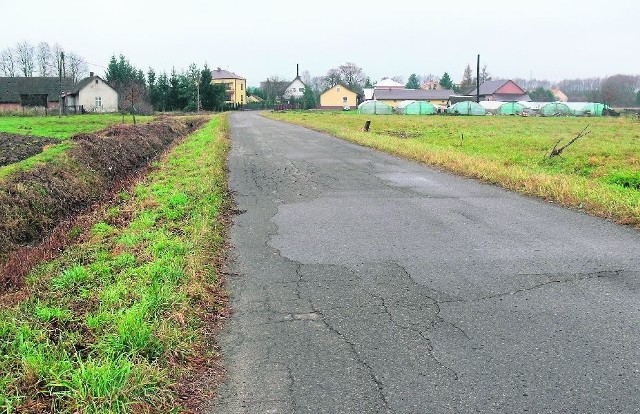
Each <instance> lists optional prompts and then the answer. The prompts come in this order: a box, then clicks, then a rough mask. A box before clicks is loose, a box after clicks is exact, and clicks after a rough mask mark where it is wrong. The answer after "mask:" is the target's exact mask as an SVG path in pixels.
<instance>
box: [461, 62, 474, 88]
mask: <svg viewBox="0 0 640 414" xmlns="http://www.w3.org/2000/svg"><path fill="white" fill-rule="evenodd" d="M474 82H475V79H474V78H473V71H472V70H471V65H469V64H467V67H466V68H464V73H463V74H462V82H460V89H461V90H462V91H465V90H467V89H470V88H471V87H472V86H473V84H474ZM465 92H466V91H465Z"/></svg>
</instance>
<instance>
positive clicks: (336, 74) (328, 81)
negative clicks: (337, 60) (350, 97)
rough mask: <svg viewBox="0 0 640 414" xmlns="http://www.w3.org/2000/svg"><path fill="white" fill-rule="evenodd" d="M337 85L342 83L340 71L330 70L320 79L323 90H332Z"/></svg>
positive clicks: (336, 69)
mask: <svg viewBox="0 0 640 414" xmlns="http://www.w3.org/2000/svg"><path fill="white" fill-rule="evenodd" d="M339 83H344V80H343V79H342V74H341V73H340V69H338V68H331V69H329V70H328V71H327V74H326V75H324V76H323V77H322V86H323V89H329V88H333V87H334V86H336V85H337V84H339Z"/></svg>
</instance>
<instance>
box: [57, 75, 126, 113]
mask: <svg viewBox="0 0 640 414" xmlns="http://www.w3.org/2000/svg"><path fill="white" fill-rule="evenodd" d="M64 101H65V107H66V108H67V110H68V111H70V112H74V113H82V112H117V111H118V92H117V91H116V90H115V89H113V88H112V87H111V86H110V85H109V84H108V83H107V82H106V81H105V80H104V79H102V78H101V77H100V76H95V75H94V74H93V72H90V73H89V77H87V78H84V79H82V80H81V81H80V82H78V83H77V84H76V86H75V87H74V88H73V90H71V91H70V92H68V93H66V94H65V96H64Z"/></svg>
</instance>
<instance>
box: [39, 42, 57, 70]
mask: <svg viewBox="0 0 640 414" xmlns="http://www.w3.org/2000/svg"><path fill="white" fill-rule="evenodd" d="M52 60H53V59H52V55H51V47H49V43H47V42H40V43H38V47H37V50H36V62H37V69H38V73H39V74H40V76H51V75H52V70H51V69H52V66H51V64H52Z"/></svg>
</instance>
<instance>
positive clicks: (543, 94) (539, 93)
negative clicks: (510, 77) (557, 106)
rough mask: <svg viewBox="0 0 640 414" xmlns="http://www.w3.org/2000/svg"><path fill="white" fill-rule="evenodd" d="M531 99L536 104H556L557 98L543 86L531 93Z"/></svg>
mask: <svg viewBox="0 0 640 414" xmlns="http://www.w3.org/2000/svg"><path fill="white" fill-rule="evenodd" d="M529 97H530V98H531V100H533V101H534V102H554V101H555V100H556V97H555V96H554V95H553V92H551V91H550V90H549V89H545V88H543V87H542V86H540V87H538V88H536V89H534V90H532V91H530V92H529Z"/></svg>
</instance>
